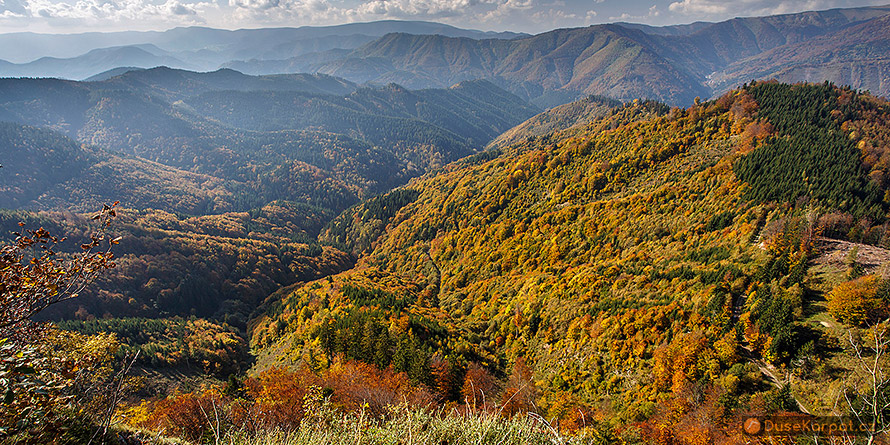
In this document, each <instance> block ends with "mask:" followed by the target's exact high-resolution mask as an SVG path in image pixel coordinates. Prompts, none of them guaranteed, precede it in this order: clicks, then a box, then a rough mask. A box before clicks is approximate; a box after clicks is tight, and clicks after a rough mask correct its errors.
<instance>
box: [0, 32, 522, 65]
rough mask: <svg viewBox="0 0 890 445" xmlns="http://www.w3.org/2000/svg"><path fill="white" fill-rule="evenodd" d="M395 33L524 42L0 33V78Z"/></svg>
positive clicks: (272, 54) (342, 41)
mask: <svg viewBox="0 0 890 445" xmlns="http://www.w3.org/2000/svg"><path fill="white" fill-rule="evenodd" d="M390 32H407V33H413V34H438V35H446V36H459V37H472V38H506V39H510V38H516V37H520V36H524V35H526V34H522V33H513V32H484V31H476V30H469V29H461V28H457V27H454V26H450V25H444V24H440V23H433V22H421V21H398V20H386V21H378V22H369V23H350V24H346V25H337V26H304V27H299V28H262V29H239V30H233V31H230V30H223V29H213V28H204V27H188V28H174V29H171V30H168V31H163V32H157V31H147V32H136V31H127V32H112V33H81V34H68V35H62V34H58V35H55V34H35V33H8V34H0V77H59V78H65V79H73V80H82V79H86V78H88V77H90V76H93V75H96V74H99V73H101V72H103V71H107V70H111V69H114V68H117V67H121V66H132V67H140V68H153V67H156V66H169V67H172V68H180V69H188V70H197V71H213V70H216V69H217V68H220V67H221V66H223V65H224V64H225V63H226V62H230V61H235V60H268V59H285V58H290V57H296V56H300V55H303V54H308V53H314V52H320V51H327V50H332V49H354V48H357V47H359V46H361V45H363V44H365V43H368V42H371V41H373V40H375V39H377V38H379V37H381V36H383V35H385V34H387V33H390ZM262 74H268V73H265V72H264V73H262Z"/></svg>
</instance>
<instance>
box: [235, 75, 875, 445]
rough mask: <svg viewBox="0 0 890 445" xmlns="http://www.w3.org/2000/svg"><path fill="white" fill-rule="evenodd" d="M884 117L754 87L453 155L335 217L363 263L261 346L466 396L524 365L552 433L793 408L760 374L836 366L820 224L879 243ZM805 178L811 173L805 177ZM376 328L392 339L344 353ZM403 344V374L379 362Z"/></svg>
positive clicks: (323, 287)
mask: <svg viewBox="0 0 890 445" xmlns="http://www.w3.org/2000/svg"><path fill="white" fill-rule="evenodd" d="M888 118H890V104H888V103H887V102H886V101H882V100H879V99H875V98H873V97H869V96H864V95H858V94H856V93H855V92H852V91H850V90H844V89H837V88H834V87H832V86H830V85H818V86H789V85H780V84H763V83H759V84H756V85H753V86H750V87H748V88H747V89H745V90H742V91H736V92H732V93H730V94H728V95H726V96H723V97H721V98H720V99H718V100H716V101H714V102H708V103H704V104H702V105H700V106H694V107H691V108H689V109H686V110H682V109H674V110H669V109H668V108H667V107H665V106H663V105H659V104H654V103H649V102H643V103H639V104H636V105H628V106H624V107H619V108H616V109H614V110H613V111H612V112H610V113H607V114H606V115H605V116H604V117H601V118H598V119H597V118H593V119H591V123H589V124H586V125H581V126H576V127H573V128H570V129H567V130H563V131H555V132H552V133H549V134H543V135H541V136H537V137H536V136H531V137H527V138H525V139H524V140H520V142H518V143H515V144H513V145H508V146H504V148H502V150H503V153H502V154H500V155H499V156H497V155H495V156H496V157H494V158H492V157H491V156H488V157H483V156H478V157H476V158H475V159H472V158H471V159H466V160H462V161H461V162H458V163H455V164H452V165H450V166H448V167H447V168H446V169H445V171H443V172H442V173H440V174H438V175H434V176H433V175H430V176H426V177H423V178H420V179H416V180H414V181H412V182H411V183H410V184H409V185H407V186H406V187H404V188H401V189H398V190H396V191H394V192H392V193H390V194H389V195H385V196H382V197H379V198H375V199H373V200H371V201H368V202H366V203H364V204H362V205H361V206H359V207H357V208H355V209H353V210H351V211H348V212H346V213H344V214H343V215H341V216H340V217H339V218H338V219H336V220H335V221H334V223H332V225H331V226H330V227H329V228H328V229H327V230H326V231H325V233H324V234H323V236H322V239H325V240H330V241H333V242H337V243H339V245H343V246H344V247H346V248H349V249H352V250H353V251H355V252H365V253H364V255H363V256H362V257H361V259H360V260H359V263H358V266H357V267H356V268H355V269H353V270H352V271H348V272H345V273H342V274H339V275H336V276H334V277H332V278H330V279H326V280H319V281H316V282H313V283H308V284H306V285H303V286H299V287H296V288H295V289H292V290H290V291H289V292H287V293H285V294H282V295H281V299H280V300H279V301H278V302H277V303H275V304H273V305H271V306H270V307H268V308H267V309H268V310H267V312H266V315H265V316H263V317H261V318H260V319H259V320H258V321H257V322H256V324H255V328H254V330H253V340H252V341H253V344H254V345H255V346H258V347H261V348H264V349H263V351H264V352H263V354H261V359H260V360H261V361H260V362H261V363H263V364H265V366H268V365H270V364H272V363H285V364H293V363H300V362H302V361H305V360H311V361H312V363H313V364H314V365H315V366H324V363H326V360H331V359H332V357H336V356H338V355H339V356H342V357H346V358H350V359H354V360H363V361H367V362H370V363H375V364H377V365H378V366H387V365H388V366H392V367H394V368H395V369H396V370H404V371H405V372H407V373H408V375H409V376H411V377H412V378H413V379H415V381H417V382H423V383H426V384H428V385H431V387H432V388H434V389H435V390H436V391H438V393H437V394H438V396H439V397H441V398H443V399H446V400H448V399H450V400H456V401H457V400H460V397H461V395H460V394H459V393H457V392H456V391H454V390H453V388H454V387H453V386H449V384H448V383H447V382H461V381H463V379H464V377H465V376H464V372H466V370H467V369H469V368H470V367H472V366H475V365H472V366H471V364H472V363H473V362H477V363H481V364H482V365H483V366H484V367H486V368H487V369H490V370H491V372H493V373H495V374H496V375H497V373H500V372H505V371H506V370H508V369H509V368H510V367H511V366H512V365H513V364H514V363H519V362H520V361H522V360H524V361H525V363H526V364H529V365H530V366H532V367H533V369H534V379H533V380H534V383H535V385H536V387H537V388H538V389H539V390H540V391H541V393H540V396H539V397H537V398H536V399H535V400H536V403H537V406H538V407H539V408H540V409H542V410H544V411H546V413H547V415H548V416H557V417H562V418H564V419H569V420H571V419H575V420H574V421H577V422H580V419H578V418H576V417H575V415H574V414H572V413H574V412H577V411H578V410H593V411H594V413H590V412H589V411H588V413H590V415H596V413H598V414H603V415H605V414H606V413H608V414H609V416H610V418H611V419H616V420H615V421H616V422H619V423H631V422H639V421H646V420H647V419H648V420H649V421H650V422H651V423H650V424H649V425H654V424H658V425H666V426H662V427H661V428H666V429H663V430H660V431H662V432H664V434H672V435H676V436H677V437H687V436H686V435H687V434H689V432H688V431H689V425H690V424H693V425H699V424H697V423H695V422H697V420H695V419H699V420H698V421H701V422H704V423H703V424H701V425H703V426H702V427H704V425H712V424H713V422H723V421H727V422H728V421H729V420H727V419H730V418H731V416H732V415H733V413H746V412H774V411H776V410H790V409H796V408H790V406H791V405H789V404H787V403H785V402H782V401H781V400H792V402H789V403H792V404H793V399H787V398H788V397H792V396H788V395H785V396H782V395H781V391H780V390H779V389H771V387H770V386H769V385H768V384H767V383H765V382H764V381H763V380H762V379H761V378H760V377H759V373H757V366H756V365H753V364H752V363H749V358H748V357H749V355H753V356H754V357H755V358H756V359H758V360H761V359H762V360H763V361H766V362H772V363H775V364H776V365H777V366H779V365H781V364H787V363H789V362H790V361H792V360H799V359H804V360H817V359H816V358H815V357H820V358H819V359H822V358H825V357H830V356H831V355H832V354H834V353H835V352H833V351H834V350H833V349H831V348H832V347H831V346H829V344H830V343H823V340H819V339H816V340H814V338H817V337H819V335H822V334H820V332H821V331H818V329H817V328H816V326H819V324H818V323H816V324H815V325H814V324H813V322H811V321H808V320H805V317H804V316H803V315H802V314H803V313H805V312H806V311H817V310H818V309H817V308H818V305H819V301H818V298H816V296H815V294H814V291H812V287H811V286H814V285H815V284H814V283H816V281H810V279H809V278H807V276H808V275H807V274H808V272H807V260H808V259H809V258H810V257H811V255H813V254H814V252H815V250H813V249H814V246H815V243H816V242H817V241H816V239H815V238H814V237H813V233H816V232H818V231H823V233H827V231H828V229H829V228H832V227H833V228H832V229H831V230H833V232H832V233H843V232H844V230H845V229H844V228H842V227H840V226H834V224H835V223H836V221H837V220H838V219H837V217H836V215H840V213H835V214H833V215H835V216H832V214H830V212H843V211H847V212H850V213H849V214H848V215H847V216H846V217H845V218H849V222H848V223H846V224H849V225H848V226H845V227H852V225H855V224H857V223H856V218H862V219H861V220H860V221H859V222H858V223H859V224H865V225H864V226H863V227H866V228H865V229H864V231H863V232H859V233H860V235H855V236H861V237H862V238H860V239H863V240H864V239H870V240H872V241H871V242H878V241H880V240H885V239H886V233H885V231H884V230H883V229H882V228H881V227H882V226H881V225H880V224H881V222H882V221H884V220H885V219H886V215H887V210H888V204H887V203H886V202H885V201H884V199H883V196H884V195H883V193H884V192H885V191H886V190H887V185H886V184H885V183H883V182H881V180H880V178H879V175H877V174H876V172H879V171H880V169H881V168H882V167H878V165H879V164H881V162H883V161H878V159H885V157H886V155H887V150H886V148H878V147H884V145H883V144H884V141H886V140H887V139H886V138H887V134H888V128H890V127H887V122H888ZM815 128H820V129H821V130H820V131H814V129H815ZM853 129H855V131H856V135H863V136H862V139H861V140H860V139H858V137H859V136H855V135H854V136H853V138H852V139H851V136H850V134H849V132H850V131H853ZM865 134H868V136H864V135H865ZM813 138H816V139H815V140H816V141H817V142H816V143H814V139H813ZM861 141H864V142H862V143H861V144H860V143H859V142H861ZM795 147H799V148H801V149H805V150H810V151H811V152H812V153H811V155H808V156H805V157H803V158H802V157H801V156H800V155H799V154H792V153H795V152H794V151H793V150H797V149H798V148H795ZM827 159H833V160H830V161H826V160H827ZM798 161H800V162H798ZM752 166H756V168H765V169H768V170H771V171H776V172H784V176H783V177H785V178H788V179H787V180H786V181H774V180H771V179H769V178H765V179H766V180H758V179H757V175H756V174H755V175H752V174H751V172H752ZM798 167H800V168H803V169H806V171H808V172H813V173H810V174H809V176H808V177H807V178H806V179H805V180H804V179H802V180H797V179H796V178H797V176H795V173H796V172H797V170H796V169H797V168H798ZM816 168H819V169H821V170H820V172H819V173H818V174H816V173H815V169H816ZM802 182H803V185H804V186H803V187H801V183H802ZM870 191H880V192H881V193H871V192H870ZM844 196H846V197H847V199H845V200H844V201H843V202H841V201H840V199H843V198H842V197H844ZM820 212H824V213H826V214H828V216H826V218H824V219H819V218H814V217H812V216H807V215H813V214H814V213H815V214H817V215H818V213H820ZM808 218H809V219H808ZM831 221H835V222H831ZM867 221H875V222H877V223H878V224H877V225H875V226H870V225H868V223H867ZM850 233H851V234H852V233H853V232H850ZM882 234H883V235H882ZM882 236H884V238H881V237H882ZM377 326H384V327H386V326H389V330H388V334H387V335H388V336H389V337H387V338H385V339H383V337H381V335H383V334H374V335H376V336H377V337H371V338H374V339H377V338H378V337H379V338H381V339H382V340H379V342H378V343H373V342H372V343H366V342H362V343H356V342H353V341H351V340H350V339H353V338H362V336H361V335H359V333H360V332H378V331H377V330H376V329H377V328H376V327H377ZM381 332H383V333H384V334H385V333H386V332H387V331H386V329H383V331H381ZM827 335H835V334H827ZM375 341H377V340H375ZM825 341H830V340H825ZM807 342H813V343H812V344H810V345H809V346H807V347H806V348H804V347H803V346H804V345H805V344H806V343H807ZM395 344H398V345H400V346H399V349H400V350H401V349H404V351H407V352H400V354H407V355H408V357H407V358H403V359H400V361H395V358H394V357H393V356H391V355H388V354H392V351H394V350H393V349H391V348H392V347H393V346H391V345H395ZM743 345H744V346H745V348H747V350H746V349H743V347H742V346H743ZM801 351H808V352H801ZM802 354H809V355H806V357H804V355H802ZM386 357H393V358H392V362H390V361H389V359H386ZM750 360H752V361H753V360H754V359H750ZM751 366H754V367H753V369H754V374H753V375H752V374H750V370H751ZM814 376H815V374H814ZM466 378H468V379H469V377H466ZM813 378H830V376H828V375H827V374H824V373H823V374H819V375H818V377H813ZM731 381H732V382H735V383H730V382H731ZM742 382H744V383H742ZM808 384H809V383H807V384H804V385H803V386H801V388H803V389H801V390H805V389H806V388H807V386H806V385H808ZM456 385H457V386H459V385H460V383H457V384H456ZM696 385H698V386H696ZM449 388H452V389H449ZM695 388H698V389H695ZM796 390H797V389H796ZM690 391H700V392H697V394H700V395H701V397H700V398H697V399H695V400H694V401H690V400H691V399H689V398H688V395H689V394H690ZM721 397H722V399H721ZM727 397H728V398H732V399H733V400H737V401H738V402H737V404H733V405H731V406H730V405H724V404H723V403H724V402H721V401H720V400H726V398H727ZM782 397H785V399H782ZM808 397H813V398H812V399H809V401H808V403H810V402H812V403H817V401H819V400H821V401H819V402H818V403H822V402H824V401H826V400H829V399H830V398H831V397H833V395H832V394H831V393H828V392H826V393H820V394H811V395H810V396H808ZM820 397H822V398H823V399H819V398H820ZM771 400H772V401H771ZM775 400H779V402H774V401H775ZM674 403H677V404H680V405H677V406H676V409H675V410H674V411H670V414H665V413H664V409H668V408H670V407H674V406H675V405H673V404H674ZM795 406H796V405H795ZM820 406H823V405H820ZM715 407H723V408H720V409H721V411H718V412H717V414H714V416H717V417H707V419H710V420H701V419H702V418H701V417H700V416H701V415H704V414H703V413H705V412H712V411H709V410H711V409H716V408H715ZM670 409H672V410H673V409H674V408H670ZM721 413H722V414H721ZM697 416H699V417H697ZM721 419H722V420H721ZM660 422H664V423H660ZM690 422H692V423H690ZM641 428H643V429H644V430H645V428H647V427H646V426H641ZM667 431H669V432H667ZM710 431H711V432H709V433H707V434H710V435H711V436H709V437H710V438H711V439H712V440H716V438H717V436H714V435H719V434H724V433H721V432H719V431H714V430H710ZM725 434H730V430H729V429H727V430H726V432H725ZM660 437H663V436H660Z"/></svg>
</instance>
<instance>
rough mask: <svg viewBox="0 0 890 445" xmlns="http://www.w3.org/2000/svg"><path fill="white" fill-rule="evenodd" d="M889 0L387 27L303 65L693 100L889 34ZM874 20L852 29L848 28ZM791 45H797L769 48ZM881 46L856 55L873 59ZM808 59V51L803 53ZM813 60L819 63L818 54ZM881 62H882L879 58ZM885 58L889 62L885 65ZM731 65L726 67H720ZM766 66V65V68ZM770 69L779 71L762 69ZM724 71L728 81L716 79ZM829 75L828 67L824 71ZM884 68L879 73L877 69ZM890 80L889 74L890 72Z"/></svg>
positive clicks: (570, 93) (433, 81)
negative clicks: (426, 30)
mask: <svg viewBox="0 0 890 445" xmlns="http://www.w3.org/2000/svg"><path fill="white" fill-rule="evenodd" d="M888 14H890V6H881V7H864V8H851V9H834V10H829V11H818V12H804V13H798V14H785V15H777V16H769V17H754V18H737V19H732V20H727V21H724V22H720V23H695V24H691V25H684V26H673V27H665V28H654V27H650V26H645V25H633V24H608V25H594V26H590V27H587V28H573V29H559V30H554V31H550V32H546V33H543V34H538V35H535V36H530V37H523V38H517V39H512V40H495V39H484V40H474V39H467V38H454V37H446V36H425V35H423V36H421V35H409V34H404V33H397V34H389V35H386V36H384V37H382V38H380V39H378V40H376V41H374V42H371V43H368V44H366V45H364V46H362V47H360V48H357V49H355V50H354V51H352V52H351V53H349V54H347V55H345V56H344V57H341V58H340V59H337V60H333V61H329V62H323V63H320V64H317V65H311V64H309V65H306V66H303V67H302V68H304V69H305V70H308V71H312V72H321V73H326V74H331V75H335V76H340V77H344V78H347V79H350V80H354V81H357V82H398V83H400V84H403V85H408V86H410V87H412V88H423V87H431V86H442V85H447V84H449V83H451V82H454V81H457V80H464V79H468V78H486V79H489V80H491V81H492V82H494V83H495V84H497V85H499V86H501V87H502V88H506V89H508V90H510V91H511V92H513V93H515V94H518V95H520V96H521V97H524V98H526V99H529V100H532V101H534V102H535V103H537V104H538V105H541V106H553V105H558V104H560V103H564V102H566V101H567V100H566V98H567V97H568V98H572V99H573V98H577V97H580V96H583V95H589V94H595V95H603V96H609V97H613V98H616V99H620V100H630V99H634V98H652V99H658V100H661V101H665V102H667V103H670V104H689V103H691V102H692V101H693V99H694V98H695V97H697V96H701V97H703V98H705V97H710V96H713V95H715V94H718V93H720V92H722V91H725V90H727V89H729V88H731V87H733V86H736V85H737V84H740V83H742V82H745V81H750V80H751V78H747V79H744V78H741V77H738V76H736V77H732V73H733V72H737V71H741V70H739V69H738V68H735V69H733V67H746V66H747V67H750V69H749V71H745V72H751V71H756V70H758V69H759V67H761V66H769V64H770V63H779V62H778V61H780V60H787V59H788V58H792V59H793V58H794V57H795V54H799V53H802V52H809V48H808V46H807V45H808V42H810V41H812V40H814V39H816V40H817V41H819V42H824V43H821V44H822V45H823V46H828V47H856V46H857V45H863V44H871V43H872V42H873V41H880V42H884V41H886V40H887V39H888V38H890V27H888V26H882V25H883V24H884V23H885V21H884V17H885V16H887V15H888ZM860 28H861V29H863V30H868V31H867V32H866V31H862V32H854V33H849V32H847V30H856V29H860ZM778 48H784V49H785V50H786V51H787V52H790V53H791V54H783V56H782V57H781V58H770V57H769V54H774V53H771V51H778ZM877 53H880V50H876V51H875V54H862V53H861V54H859V55H858V56H857V57H854V58H853V60H855V61H857V62H863V63H872V62H874V61H875V60H878V59H876V58H880V55H879V54H877ZM802 59H807V58H806V57H802ZM810 63H815V64H816V65H818V64H819V63H820V62H819V61H818V59H817V60H810ZM880 64H883V62H880ZM881 66H883V65H881ZM727 68H729V71H728V72H727V74H725V75H723V76H720V74H719V73H720V72H721V70H724V69H727ZM761 71H763V70H761ZM763 72H766V73H771V71H769V70H766V71H763ZM710 76H720V77H721V79H724V80H722V81H719V82H717V81H712V80H711V79H710ZM826 76H827V77H826ZM798 77H800V76H795V75H787V76H785V78H783V79H782V80H784V81H794V80H813V81H822V80H832V81H834V80H838V81H843V80H845V79H846V78H845V77H843V76H837V75H831V73H830V72H826V73H824V75H811V76H808V77H807V78H806V79H803V78H798ZM873 77H876V76H871V77H870V78H873ZM884 83H885V84H886V82H884ZM853 86H854V87H857V88H867V89H871V90H872V92H874V93H877V94H883V95H886V94H888V93H890V88H888V87H887V86H885V85H882V84H881V83H880V82H877V83H876V81H875V80H874V79H872V80H868V79H865V80H863V81H861V82H855V83H854V84H853Z"/></svg>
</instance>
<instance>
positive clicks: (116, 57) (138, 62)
mask: <svg viewBox="0 0 890 445" xmlns="http://www.w3.org/2000/svg"><path fill="white" fill-rule="evenodd" d="M150 50H151V51H150ZM156 66H171V67H175V68H187V69H194V68H195V67H194V66H193V65H192V64H191V63H189V62H184V61H182V60H180V59H178V58H176V57H174V56H172V55H170V54H168V53H166V52H165V51H163V50H161V49H160V48H157V47H150V46H148V47H147V46H146V45H140V46H118V47H112V48H102V49H95V50H92V51H90V52H88V53H86V54H84V55H81V56H77V57H72V58H67V59H60V58H55V57H42V58H40V59H37V60H35V61H33V62H28V63H21V64H8V65H0V77H56V78H62V79H74V80H81V79H86V78H89V77H92V76H94V75H96V74H98V73H101V72H105V71H108V70H112V69H115V68H119V67H134V68H151V67H156Z"/></svg>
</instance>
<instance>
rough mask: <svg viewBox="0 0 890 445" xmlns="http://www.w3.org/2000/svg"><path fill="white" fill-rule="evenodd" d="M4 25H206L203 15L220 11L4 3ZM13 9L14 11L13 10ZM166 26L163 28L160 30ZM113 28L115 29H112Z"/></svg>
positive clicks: (131, 2)
mask: <svg viewBox="0 0 890 445" xmlns="http://www.w3.org/2000/svg"><path fill="white" fill-rule="evenodd" d="M0 1H2V2H3V3H2V7H0V11H2V12H0V23H2V24H9V25H19V26H21V25H22V24H24V25H26V26H29V27H34V26H36V25H37V24H45V25H47V26H50V27H56V26H58V27H62V28H74V29H78V28H80V29H82V28H94V27H100V28H108V26H109V25H112V24H115V23H116V24H122V25H125V26H126V27H132V26H133V25H134V24H138V25H139V26H137V27H141V28H145V27H146V26H148V27H155V28H157V27H162V28H169V27H170V26H174V25H194V24H203V23H206V22H205V20H204V19H203V17H202V12H204V11H206V10H207V9H211V8H216V5H213V4H212V3H208V2H202V1H198V2H193V3H186V2H182V1H180V0H164V1H163V2H158V1H155V2H153V1H151V0H73V1H65V0H63V1H54V0H0ZM11 5H12V6H13V7H10V6H11ZM159 24H162V25H161V26H158V25H159ZM152 25H154V26H152ZM112 26H113V25H112Z"/></svg>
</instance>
